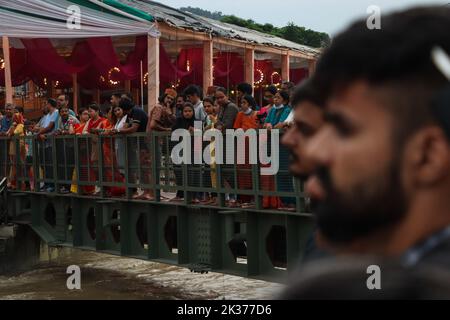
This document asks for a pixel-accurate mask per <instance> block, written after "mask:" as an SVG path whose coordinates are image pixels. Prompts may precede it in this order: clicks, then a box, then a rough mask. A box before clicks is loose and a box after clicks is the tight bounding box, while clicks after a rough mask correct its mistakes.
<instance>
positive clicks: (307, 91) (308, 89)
mask: <svg viewBox="0 0 450 320" xmlns="http://www.w3.org/2000/svg"><path fill="white" fill-rule="evenodd" d="M324 97H325V95H324V94H320V93H319V89H318V88H317V86H315V85H314V81H313V79H308V80H305V81H303V82H302V83H301V84H300V85H298V86H297V87H295V89H294V92H293V94H292V99H291V105H292V107H293V108H295V107H297V106H298V105H299V104H300V103H302V102H305V101H308V102H312V103H313V104H315V105H316V106H318V107H320V108H324V106H325V99H324Z"/></svg>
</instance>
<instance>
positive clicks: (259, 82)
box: [255, 69, 264, 85]
mask: <svg viewBox="0 0 450 320" xmlns="http://www.w3.org/2000/svg"><path fill="white" fill-rule="evenodd" d="M255 71H256V72H257V73H259V80H258V81H255V85H259V84H261V83H263V81H264V73H263V72H262V71H261V69H256V70H255Z"/></svg>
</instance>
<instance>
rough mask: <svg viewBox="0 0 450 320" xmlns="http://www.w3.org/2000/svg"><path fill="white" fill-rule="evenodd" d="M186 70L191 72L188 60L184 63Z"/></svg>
mask: <svg viewBox="0 0 450 320" xmlns="http://www.w3.org/2000/svg"><path fill="white" fill-rule="evenodd" d="M186 70H187V71H191V61H189V60H187V61H186Z"/></svg>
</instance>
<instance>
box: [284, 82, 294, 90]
mask: <svg viewBox="0 0 450 320" xmlns="http://www.w3.org/2000/svg"><path fill="white" fill-rule="evenodd" d="M283 85H286V86H287V87H288V90H291V89H293V88H294V87H295V84H294V83H293V82H291V81H283Z"/></svg>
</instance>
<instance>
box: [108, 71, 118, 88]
mask: <svg viewBox="0 0 450 320" xmlns="http://www.w3.org/2000/svg"><path fill="white" fill-rule="evenodd" d="M113 72H115V73H119V72H120V69H119V68H118V67H114V68H111V69H110V70H109V71H108V82H109V84H111V85H113V86H117V85H118V84H119V83H120V81H119V80H113V79H112V78H111V77H112V74H113Z"/></svg>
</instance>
